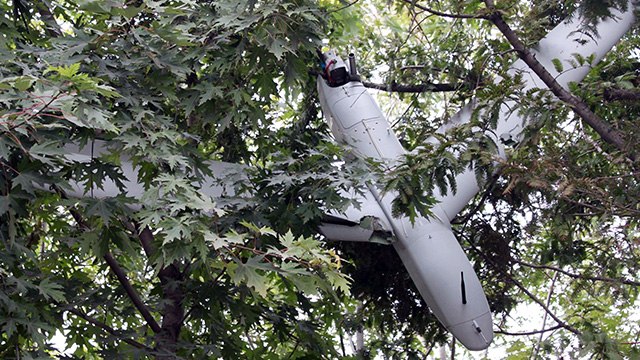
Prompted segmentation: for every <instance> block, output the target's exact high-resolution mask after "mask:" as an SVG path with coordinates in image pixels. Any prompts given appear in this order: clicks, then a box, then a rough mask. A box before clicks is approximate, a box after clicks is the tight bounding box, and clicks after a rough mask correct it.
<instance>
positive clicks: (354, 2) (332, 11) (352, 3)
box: [327, 0, 360, 14]
mask: <svg viewBox="0 0 640 360" xmlns="http://www.w3.org/2000/svg"><path fill="white" fill-rule="evenodd" d="M358 1H360V0H353V1H352V2H350V3H348V4H346V5H344V6H342V7H340V8H338V9H335V10H331V11H328V12H327V14H332V13H334V12H338V11H342V10H344V9H346V8H348V7H351V6H353V5H355V4H356V3H357V2H358Z"/></svg>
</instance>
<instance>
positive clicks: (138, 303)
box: [63, 196, 162, 333]
mask: <svg viewBox="0 0 640 360" xmlns="http://www.w3.org/2000/svg"><path fill="white" fill-rule="evenodd" d="M63 197H64V198H66V196H63ZM69 212H71V215H72V216H73V218H74V219H75V220H76V222H77V223H78V224H79V225H80V226H82V227H84V228H85V229H89V225H87V223H86V222H85V221H84V219H83V218H82V215H80V213H79V212H78V211H76V210H73V209H70V210H69ZM103 258H104V260H105V261H106V262H107V265H109V268H111V271H112V272H113V273H114V274H115V275H116V278H117V279H118V281H119V282H120V284H121V285H122V287H123V288H124V290H125V292H126V293H127V295H128V296H129V299H131V301H132V302H133V305H134V306H135V307H136V308H137V309H138V311H139V312H140V314H141V315H142V317H143V318H144V319H145V321H146V322H147V324H148V325H149V327H151V330H153V332H155V333H159V332H160V331H161V330H162V329H161V328H160V325H158V323H157V322H156V320H155V319H154V318H153V315H151V312H150V311H149V309H148V308H147V306H146V305H145V304H144V303H143V302H142V300H141V299H140V296H138V293H137V292H136V290H135V289H134V288H133V285H131V282H129V279H128V278H127V275H126V274H125V272H124V271H123V270H122V268H121V267H120V265H118V263H117V262H116V259H115V258H114V257H113V256H112V255H111V253H109V252H107V253H105V254H104V256H103Z"/></svg>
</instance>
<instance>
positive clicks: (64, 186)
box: [0, 0, 640, 359]
mask: <svg viewBox="0 0 640 360" xmlns="http://www.w3.org/2000/svg"><path fill="white" fill-rule="evenodd" d="M625 6H628V5H627V2H626V1H612V2H599V1H586V2H578V1H562V2H559V1H536V2H529V1H503V2H499V3H497V4H493V2H492V1H487V2H483V1H478V0H466V1H431V2H421V1H408V0H396V1H385V2H383V1H365V0H361V1H354V2H346V1H345V2H343V1H329V0H322V1H310V0H309V1H307V0H289V1H270V0H267V1H258V0H246V1H245V0H228V1H215V2H214V1H200V2H194V1H189V0H176V1H152V0H132V1H127V2H118V1H110V2H103V1H92V0H82V1H66V0H59V1H58V0H56V1H45V0H40V1H34V2H26V1H22V0H14V1H3V0H0V14H1V15H0V60H1V61H0V166H1V171H0V240H1V242H0V289H1V290H0V330H1V331H0V357H2V358H6V359H24V358H52V357H53V358H56V357H62V356H68V357H71V358H86V359H102V358H105V359H107V358H116V357H123V356H125V357H130V358H158V359H173V358H202V359H209V358H224V359H227V358H243V359H244V358H250V359H280V358H291V359H294V358H295V359H336V358H344V359H348V358H354V357H358V358H374V357H376V356H378V357H383V358H394V359H395V358H398V359H399V358H425V357H426V356H428V355H429V354H430V353H431V352H432V350H433V348H434V346H436V345H438V344H441V343H444V342H447V341H448V338H447V336H448V335H447V333H446V331H445V330H444V329H443V328H442V326H441V325H440V324H439V323H438V322H437V321H436V320H435V318H434V316H433V315H432V314H431V313H430V311H429V310H428V309H427V307H426V305H425V304H424V302H423V301H422V299H421V298H420V296H419V294H418V292H417V290H416V289H415V287H414V286H413V284H412V283H411V280H410V278H409V276H408V274H407V273H406V271H405V270H404V269H403V267H402V265H401V263H400V261H399V259H398V258H397V256H395V254H394V253H393V250H392V249H391V248H390V247H388V246H384V245H379V244H352V243H340V244H335V243H326V242H323V241H322V239H321V237H320V236H319V235H317V226H318V225H319V224H320V222H321V221H322V220H323V217H324V214H325V213H326V211H328V210H335V211H338V212H339V211H344V210H345V209H346V208H348V207H349V206H357V204H355V203H354V201H353V200H351V199H348V198H345V197H344V194H345V192H344V191H345V190H351V189H353V188H355V189H356V190H357V191H362V185H363V184H364V183H366V182H371V183H378V184H380V185H381V186H382V187H385V188H386V189H387V190H388V191H395V192H397V193H398V194H399V197H398V201H397V203H396V204H397V206H396V208H395V210H397V213H407V214H409V215H411V216H421V215H428V214H429V205H430V204H431V202H432V195H433V193H434V192H438V191H443V190H445V189H447V188H454V189H455V187H456V186H457V184H455V181H453V175H455V174H456V173H458V172H460V171H461V170H463V169H465V168H467V167H469V166H472V167H473V168H474V169H475V171H476V175H477V178H478V179H479V180H480V181H481V182H482V183H483V188H484V190H483V192H481V193H480V194H478V196H477V198H476V199H474V201H473V202H472V203H471V204H470V205H469V206H468V207H467V208H466V209H465V210H464V211H463V212H462V213H461V214H459V216H458V217H457V218H456V219H455V221H454V222H455V226H454V227H455V231H456V232H457V234H458V236H459V240H460V241H461V243H462V244H463V246H464V247H465V248H466V249H467V250H468V254H469V257H470V258H471V260H472V261H473V263H474V266H475V267H476V270H477V272H478V274H479V277H480V278H481V281H482V283H483V285H484V287H485V290H486V292H487V296H488V298H489V302H490V305H491V308H492V310H493V311H494V317H495V323H496V324H495V325H496V330H497V331H498V333H502V335H500V336H499V337H498V338H497V340H496V345H495V346H496V347H500V348H503V349H504V351H505V352H506V354H507V355H506V356H507V357H508V358H509V359H524V358H530V357H531V356H532V355H533V356H534V357H537V358H559V357H561V356H565V357H569V358H602V359H620V358H634V357H636V356H638V351H637V341H638V336H639V335H640V332H639V329H638V327H637V324H636V323H635V322H634V321H635V320H634V319H636V318H637V314H638V308H637V305H636V298H637V290H636V289H637V286H638V285H639V284H640V279H638V277H637V273H638V270H639V269H638V264H639V263H640V262H639V261H638V260H639V259H638V256H639V253H638V234H639V230H638V219H639V215H640V207H639V205H638V195H637V194H638V193H639V191H640V189H638V174H639V173H640V169H638V165H637V162H636V161H635V158H636V156H637V155H636V154H637V153H638V151H637V150H638V147H637V144H638V133H639V130H638V124H637V121H634V119H636V118H637V117H638V114H639V112H640V107H639V105H638V104H640V102H638V99H639V98H640V96H639V94H640V90H638V86H640V81H639V80H638V79H639V78H638V76H639V74H638V62H639V61H640V60H639V59H638V45H639V41H640V40H639V39H640V38H639V37H638V32H637V29H634V30H632V31H631V32H630V33H629V34H627V36H626V37H625V38H623V39H622V41H621V42H620V43H619V44H618V45H617V46H616V47H615V48H614V50H613V51H612V52H611V53H610V54H609V55H608V56H607V57H606V58H605V60H604V61H603V62H601V63H600V64H598V65H597V66H594V67H593V69H592V71H591V73H590V75H589V77H588V78H587V79H586V80H585V81H584V82H582V83H581V84H574V85H572V88H571V89H570V90H571V93H572V94H573V95H574V96H576V97H577V98H579V99H581V101H583V102H584V103H585V104H586V106H587V107H588V109H589V111H591V112H592V113H594V114H595V115H596V116H598V117H599V118H601V119H604V121H605V122H606V124H607V125H608V126H609V127H610V128H612V129H615V131H617V133H619V134H621V135H622V138H623V139H624V141H625V146H623V147H622V148H620V147H619V146H618V147H616V146H615V145H613V144H611V143H609V142H607V140H606V139H602V138H601V137H600V136H599V135H598V134H597V133H596V132H594V131H593V130H592V129H591V128H590V127H589V126H588V125H587V123H586V122H584V121H583V120H582V118H580V117H579V116H577V115H576V113H574V112H573V111H572V108H571V106H569V105H567V104H566V103H563V102H562V101H560V100H558V98H556V97H554V96H553V95H552V92H551V91H538V92H528V93H522V92H521V91H520V90H519V89H520V86H519V81H520V80H521V79H518V78H517V77H511V76H509V75H508V74H507V73H506V70H507V68H508V66H509V65H510V64H511V63H512V62H513V61H514V60H515V59H517V57H518V56H519V54H520V53H518V51H514V50H513V44H512V43H510V42H509V41H507V40H506V39H505V38H504V37H503V36H502V34H500V32H499V31H498V29H497V28H496V27H495V21H492V19H493V20H495V19H496V16H497V15H496V14H499V15H500V17H501V18H502V19H503V20H504V21H505V22H506V24H507V25H508V26H509V27H510V28H511V29H513V30H514V32H515V33H516V34H517V36H518V37H519V39H520V40H521V42H522V44H524V45H525V46H531V45H532V44H535V43H536V42H537V41H538V40H539V39H540V38H542V37H543V36H544V34H545V33H546V32H547V31H548V30H549V29H550V28H552V27H553V26H554V25H556V24H557V23H559V22H560V21H562V20H563V19H565V18H567V17H568V16H571V14H574V13H579V14H582V15H583V16H585V17H586V18H587V19H590V21H591V22H595V21H598V20H600V19H602V18H606V17H607V16H610V11H611V9H613V8H619V9H623V8H625ZM591 22H586V23H585V28H584V31H585V33H587V34H590V35H591V36H597V34H593V32H592V31H593V27H592V26H591V25H592V23H591ZM327 41H328V42H329V43H330V44H331V46H332V47H335V48H337V49H340V51H341V52H342V50H344V52H345V53H346V52H347V50H349V51H355V52H356V53H357V56H358V59H359V67H360V72H361V73H362V74H363V76H364V78H365V79H367V80H370V81H371V82H372V83H373V84H371V85H367V86H372V87H377V88H378V89H386V90H392V91H380V92H379V93H378V98H379V102H380V103H381V105H382V108H383V109H384V110H385V112H386V113H388V114H389V120H390V123H392V124H394V125H393V126H394V130H395V131H396V133H397V134H398V135H399V137H400V139H401V141H402V142H403V144H404V145H405V147H406V148H407V149H409V150H414V151H413V152H412V153H411V155H410V156H408V157H407V158H406V159H404V160H403V161H401V162H399V163H398V164H395V165H393V166H392V167H391V168H390V167H389V166H387V165H386V164H369V163H365V162H349V163H342V162H340V161H339V159H341V157H342V155H343V153H344V152H345V150H344V149H342V148H341V147H340V146H338V145H337V144H335V142H334V141H333V140H332V139H331V137H330V136H329V131H328V127H327V126H326V125H325V123H324V121H323V120H322V118H321V114H320V112H319V106H318V101H317V95H316V90H315V79H314V78H313V76H310V74H309V71H310V70H312V69H314V68H315V67H316V62H317V60H316V59H315V56H316V55H315V49H316V47H320V46H323V44H326V42H327ZM589 61H590V60H589V59H582V58H576V66H584V65H589ZM496 77H501V78H502V79H503V80H502V81H501V82H499V83H494V79H495V78H496ZM403 89H404V90H403ZM406 89H413V90H412V91H411V92H405V90H406ZM472 98H475V102H476V104H478V109H483V111H484V112H482V113H481V112H478V116H476V117H474V119H473V121H472V122H471V123H470V124H469V125H468V126H463V127H459V128H456V129H454V130H452V131H450V132H449V133H447V134H446V136H441V135H437V136H440V140H441V141H440V143H439V145H437V146H424V142H425V140H426V139H428V138H429V137H430V136H433V135H434V131H435V129H437V128H438V127H439V126H440V125H441V124H443V123H445V122H446V121H447V120H448V119H449V118H450V117H451V116H452V115H453V114H454V113H455V112H456V111H457V110H458V109H459V108H460V107H462V106H463V105H464V104H466V103H467V102H469V101H470V100H471V99H472ZM505 98H516V99H518V105H519V107H518V109H514V111H519V112H521V113H523V114H524V115H525V116H526V118H527V119H528V121H529V124H530V126H529V128H528V130H527V132H526V134H525V137H524V139H523V140H522V141H521V142H520V143H519V144H518V145H517V146H514V147H512V148H510V149H509V150H508V152H509V158H508V160H506V161H503V160H499V159H498V158H496V156H495V153H494V150H495V144H493V143H491V142H490V141H488V140H487V139H486V138H485V137H483V136H481V135H479V133H478V132H477V129H478V128H480V129H486V130H491V129H492V128H493V127H495V121H496V117H495V116H496V111H497V109H498V108H499V106H500V104H502V103H503V102H504V100H505ZM481 114H484V115H481ZM96 140H104V141H108V143H109V147H110V152H109V153H108V154H103V155H101V156H92V157H91V159H90V161H89V162H85V161H77V159H76V160H74V159H72V158H70V157H68V156H67V155H68V152H67V150H65V148H64V147H63V146H62V145H65V144H68V143H71V142H73V143H75V144H79V145H80V146H83V147H86V148H87V149H91V148H92V147H94V146H95V141H96ZM123 159H130V160H131V161H132V162H133V164H135V166H136V169H137V176H138V181H139V182H140V183H141V184H143V185H144V194H143V195H142V197H141V198H139V199H136V198H133V197H132V196H131V194H127V192H126V191H125V190H126V189H125V183H124V182H125V181H126V178H125V177H124V172H123V169H122V160H123ZM211 160H221V161H229V162H235V163H239V164H242V165H244V166H246V169H247V170H246V171H245V172H244V173H243V175H238V176H237V177H236V178H231V177H230V178H228V179H225V180H226V182H227V183H228V184H231V183H233V190H231V189H229V193H228V194H227V195H226V196H225V197H223V198H220V199H212V198H211V197H209V196H207V195H205V194H204V192H203V191H202V190H203V186H207V185H205V183H204V182H203V179H204V176H205V175H207V174H209V173H210V169H209V168H208V165H207V163H208V161H211ZM76 183H80V184H82V185H83V187H84V188H83V189H81V190H80V191H84V196H82V197H79V198H75V197H70V196H67V195H66V194H67V193H69V192H73V191H74V189H73V188H72V185H73V184H76ZM111 183H114V184H116V186H117V187H119V189H120V191H121V195H119V196H116V197H105V198H99V197H98V198H96V197H94V196H93V195H94V194H93V192H94V191H98V190H99V189H101V188H103V187H104V186H108V184H111ZM522 304H525V305H526V304H530V305H528V306H529V307H536V308H541V309H543V311H542V313H544V314H545V315H544V320H543V319H542V318H535V319H527V320H526V321H527V323H525V324H524V325H522V324H516V322H517V321H514V320H511V317H518V316H522V311H520V309H522ZM541 327H543V328H544V329H542V330H544V331H543V332H538V330H541ZM56 333H58V334H62V335H63V337H64V339H65V340H66V347H67V349H56V348H54V346H53V345H54V344H53V342H52V341H53V340H52V339H53V337H54V335H56ZM357 333H361V334H363V335H364V338H365V341H364V347H363V348H359V349H356V350H349V348H351V347H352V345H351V343H352V341H350V340H351V339H354V338H356V337H357V336H355V334H357ZM513 333H516V334H515V335H513ZM60 350H65V353H66V354H67V355H61V354H60ZM456 351H457V355H460V356H471V355H469V354H468V353H463V352H462V350H461V349H459V347H458V349H456ZM461 353H462V355H461Z"/></svg>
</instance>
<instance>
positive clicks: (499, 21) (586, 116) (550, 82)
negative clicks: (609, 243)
mask: <svg viewBox="0 0 640 360" xmlns="http://www.w3.org/2000/svg"><path fill="white" fill-rule="evenodd" d="M485 4H486V5H487V7H488V8H489V9H493V10H495V6H494V3H493V0H485ZM486 19H487V20H490V21H491V22H493V24H494V25H495V26H496V27H497V28H498V30H500V32H501V33H502V34H503V35H504V36H505V37H506V38H507V40H508V41H509V43H510V44H511V46H512V47H513V49H514V50H516V52H517V53H518V56H519V57H520V59H522V60H523V61H524V62H525V64H527V66H529V68H530V69H531V70H532V71H533V72H534V73H535V74H536V75H538V77H539V78H540V80H542V81H543V82H544V83H545V85H547V87H548V88H549V90H551V92H552V93H553V94H554V95H555V96H557V97H558V99H560V100H561V101H562V102H564V103H566V104H568V105H569V106H571V108H572V109H573V111H574V112H575V113H576V114H578V116H580V117H581V118H582V120H584V122H585V123H587V125H589V126H590V127H591V128H592V129H593V130H595V132H596V133H598V135H600V137H601V138H602V139H603V140H604V141H606V142H608V143H609V144H611V145H613V146H615V147H616V148H617V149H618V150H620V151H622V152H624V153H625V154H626V155H627V157H628V158H629V159H630V160H631V161H635V160H636V156H635V154H633V153H631V152H630V149H629V146H628V144H627V143H626V141H625V140H624V139H623V138H622V136H620V134H619V133H618V132H617V131H615V130H614V129H612V128H611V127H610V126H609V125H608V124H607V123H606V122H605V121H604V120H602V119H601V118H600V117H599V116H598V115H596V114H594V113H593V112H592V111H591V110H590V109H589V107H588V106H587V105H586V104H585V103H584V102H583V101H582V100H581V99H579V98H578V97H576V96H574V95H573V94H571V93H570V92H569V91H568V90H566V89H565V88H563V87H562V86H561V85H560V84H558V82H557V81H556V79H555V78H554V77H553V75H551V74H550V73H549V71H547V69H545V67H544V66H543V65H542V64H540V62H539V61H538V60H537V59H536V58H535V56H534V55H533V54H532V53H531V51H529V49H528V48H527V47H525V46H524V44H522V42H521V41H520V39H519V38H518V36H517V35H516V33H515V32H514V31H513V30H512V29H511V28H510V27H509V25H508V24H507V23H506V22H505V21H504V19H503V18H502V14H500V13H499V12H498V11H497V10H495V11H494V12H493V13H492V14H491V15H489V16H487V17H486Z"/></svg>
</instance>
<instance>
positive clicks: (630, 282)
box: [512, 257, 640, 286]
mask: <svg viewBox="0 0 640 360" xmlns="http://www.w3.org/2000/svg"><path fill="white" fill-rule="evenodd" d="M512 260H513V261H514V262H516V263H517V264H520V265H522V266H526V267H530V268H533V269H546V270H552V271H555V272H558V273H560V274H563V275H566V276H568V277H570V278H573V279H582V280H591V281H602V282H610V283H621V284H625V285H633V286H640V282H637V281H633V280H626V279H623V280H620V279H612V278H608V277H601V276H586V275H580V274H573V273H570V272H568V271H566V270H563V269H560V268H558V267H555V266H551V265H536V264H529V263H527V262H524V261H522V260H518V259H515V258H513V257H512Z"/></svg>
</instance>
